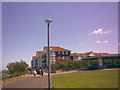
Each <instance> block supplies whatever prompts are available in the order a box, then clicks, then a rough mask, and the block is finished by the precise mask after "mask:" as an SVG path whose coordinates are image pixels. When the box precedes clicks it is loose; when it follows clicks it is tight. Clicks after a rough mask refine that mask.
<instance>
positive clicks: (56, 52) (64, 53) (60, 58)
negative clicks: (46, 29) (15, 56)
mask: <svg viewBox="0 0 120 90" xmlns="http://www.w3.org/2000/svg"><path fill="white" fill-rule="evenodd" d="M70 52H71V51H70V50H68V49H64V48H61V47H55V46H52V47H50V60H51V64H54V63H56V62H65V61H67V60H70V59H71V58H70ZM31 63H32V64H31V65H32V68H39V67H48V47H46V46H45V47H44V48H43V51H37V52H36V56H33V57H32V61H31Z"/></svg>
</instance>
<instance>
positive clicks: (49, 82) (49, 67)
mask: <svg viewBox="0 0 120 90" xmlns="http://www.w3.org/2000/svg"><path fill="white" fill-rule="evenodd" d="M45 22H46V23H47V29H48V88H49V90H50V86H51V80H50V73H51V64H50V46H49V44H50V27H49V24H50V23H51V22H52V20H51V19H47V20H45Z"/></svg>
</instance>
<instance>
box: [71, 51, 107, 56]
mask: <svg viewBox="0 0 120 90" xmlns="http://www.w3.org/2000/svg"><path fill="white" fill-rule="evenodd" d="M91 53H93V54H94V55H95V56H106V55H109V54H108V53H94V52H92V51H91V52H86V53H71V54H70V56H89V55H90V54H91Z"/></svg>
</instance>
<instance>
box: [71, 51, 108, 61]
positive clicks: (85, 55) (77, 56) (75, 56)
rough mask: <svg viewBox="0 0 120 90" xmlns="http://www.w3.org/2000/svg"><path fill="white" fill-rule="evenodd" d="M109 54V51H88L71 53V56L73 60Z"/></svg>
mask: <svg viewBox="0 0 120 90" xmlns="http://www.w3.org/2000/svg"><path fill="white" fill-rule="evenodd" d="M106 55H109V54H108V53H94V52H92V51H91V52H86V53H71V54H70V57H71V59H72V60H73V61H77V60H82V59H84V58H88V57H95V56H106Z"/></svg>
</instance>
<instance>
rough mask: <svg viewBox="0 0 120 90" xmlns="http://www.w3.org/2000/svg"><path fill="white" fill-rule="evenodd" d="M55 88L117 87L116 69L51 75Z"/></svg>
mask: <svg viewBox="0 0 120 90" xmlns="http://www.w3.org/2000/svg"><path fill="white" fill-rule="evenodd" d="M52 84H53V85H54V87H55V88H118V70H99V71H92V72H83V73H74V74H67V75H61V76H52Z"/></svg>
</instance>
